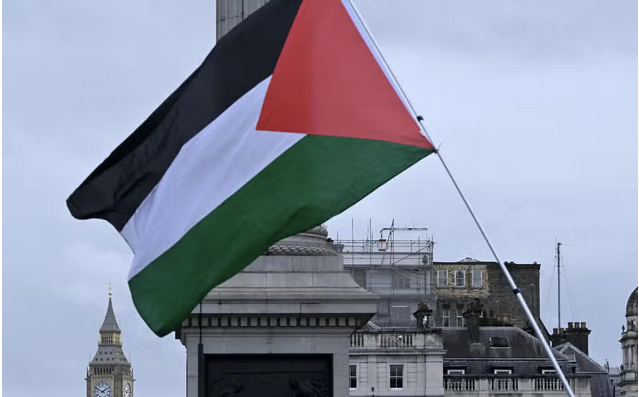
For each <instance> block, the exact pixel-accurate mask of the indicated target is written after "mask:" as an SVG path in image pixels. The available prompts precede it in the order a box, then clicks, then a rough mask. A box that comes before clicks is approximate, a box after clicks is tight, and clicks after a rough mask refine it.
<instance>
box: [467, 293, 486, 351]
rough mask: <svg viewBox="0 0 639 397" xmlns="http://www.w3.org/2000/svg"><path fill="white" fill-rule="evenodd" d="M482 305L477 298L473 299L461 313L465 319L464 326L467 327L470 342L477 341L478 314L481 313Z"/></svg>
mask: <svg viewBox="0 0 639 397" xmlns="http://www.w3.org/2000/svg"><path fill="white" fill-rule="evenodd" d="M482 309H483V307H482V305H481V304H480V303H479V299H475V301H474V302H473V303H471V304H470V305H469V307H468V310H466V311H465V312H464V313H463V314H462V315H463V316H464V320H466V327H467V328H468V335H469V337H470V343H479V316H480V315H481V313H482Z"/></svg>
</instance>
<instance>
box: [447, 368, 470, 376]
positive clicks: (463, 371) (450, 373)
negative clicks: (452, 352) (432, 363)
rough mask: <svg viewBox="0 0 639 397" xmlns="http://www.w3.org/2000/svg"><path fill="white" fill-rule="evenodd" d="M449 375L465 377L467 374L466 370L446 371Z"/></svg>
mask: <svg viewBox="0 0 639 397" xmlns="http://www.w3.org/2000/svg"><path fill="white" fill-rule="evenodd" d="M446 373H447V374H448V375H464V374H466V370H465V369H449V370H447V371H446Z"/></svg>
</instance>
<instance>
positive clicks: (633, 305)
mask: <svg viewBox="0 0 639 397" xmlns="http://www.w3.org/2000/svg"><path fill="white" fill-rule="evenodd" d="M636 315H637V288H635V290H634V291H632V294H630V298H628V304H627V305H626V317H629V316H636Z"/></svg>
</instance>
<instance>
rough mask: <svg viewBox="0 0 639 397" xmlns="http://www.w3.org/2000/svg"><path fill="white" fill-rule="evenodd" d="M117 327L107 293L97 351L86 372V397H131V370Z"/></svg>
mask: <svg viewBox="0 0 639 397" xmlns="http://www.w3.org/2000/svg"><path fill="white" fill-rule="evenodd" d="M120 336H121V332H120V327H119V326H118V322H117V321H116V319H115V313H114V312H113V304H112V303H111V293H110V292H109V306H108V307H107V312H106V316H105V317H104V322H103V323H102V327H100V339H99V341H98V351H97V352H96V353H95V357H93V360H91V362H90V363H89V368H88V370H87V377H86V381H87V397H133V380H134V379H133V371H132V370H131V363H129V361H128V360H127V359H126V357H125V356H124V352H123V351H122V339H121V337H120Z"/></svg>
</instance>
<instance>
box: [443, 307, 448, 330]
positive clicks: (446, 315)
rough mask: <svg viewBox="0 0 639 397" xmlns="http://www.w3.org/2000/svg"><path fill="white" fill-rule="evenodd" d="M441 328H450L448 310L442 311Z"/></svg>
mask: <svg viewBox="0 0 639 397" xmlns="http://www.w3.org/2000/svg"><path fill="white" fill-rule="evenodd" d="M442 326H443V327H450V309H442Z"/></svg>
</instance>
